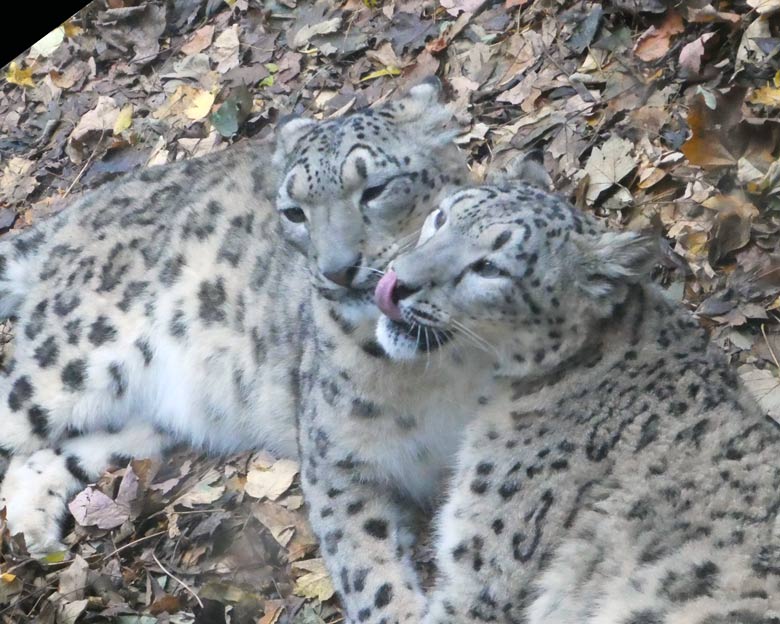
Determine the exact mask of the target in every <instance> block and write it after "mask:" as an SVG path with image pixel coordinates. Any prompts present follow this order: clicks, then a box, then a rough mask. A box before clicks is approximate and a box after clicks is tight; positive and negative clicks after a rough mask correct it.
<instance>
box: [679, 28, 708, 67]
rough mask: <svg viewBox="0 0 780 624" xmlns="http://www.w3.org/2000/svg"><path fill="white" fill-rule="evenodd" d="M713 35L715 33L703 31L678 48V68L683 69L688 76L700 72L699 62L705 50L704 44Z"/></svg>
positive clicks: (700, 62)
mask: <svg viewBox="0 0 780 624" xmlns="http://www.w3.org/2000/svg"><path fill="white" fill-rule="evenodd" d="M714 36H715V33H705V34H703V35H702V36H701V37H699V38H698V39H696V40H695V41H691V43H689V44H687V45H686V46H684V47H683V49H682V50H680V69H683V70H685V71H686V72H687V75H688V76H689V77H695V76H699V74H700V73H701V64H702V60H703V58H704V53H705V52H706V48H705V46H706V44H707V42H708V41H709V40H710V39H712V38H713V37H714Z"/></svg>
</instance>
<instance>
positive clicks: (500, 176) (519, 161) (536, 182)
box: [487, 149, 553, 191]
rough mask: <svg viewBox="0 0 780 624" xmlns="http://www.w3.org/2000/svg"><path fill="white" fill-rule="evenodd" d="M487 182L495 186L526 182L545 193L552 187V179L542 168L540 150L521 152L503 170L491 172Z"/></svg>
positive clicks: (542, 156) (542, 162)
mask: <svg viewBox="0 0 780 624" xmlns="http://www.w3.org/2000/svg"><path fill="white" fill-rule="evenodd" d="M487 182H488V184H497V185H500V184H503V183H506V182H526V183H527V184H530V185H532V186H536V187H538V188H540V189H544V190H545V191H549V190H551V189H552V187H553V182H552V178H551V177H550V174H549V173H547V170H546V169H545V168H544V154H542V150H540V149H533V150H530V151H528V152H523V153H521V154H520V155H518V156H516V157H515V158H513V159H512V160H511V161H510V162H509V164H508V165H507V166H506V167H505V168H504V169H503V170H499V171H491V172H490V173H488V175H487Z"/></svg>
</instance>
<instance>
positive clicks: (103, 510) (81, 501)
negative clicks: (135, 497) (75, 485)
mask: <svg viewBox="0 0 780 624" xmlns="http://www.w3.org/2000/svg"><path fill="white" fill-rule="evenodd" d="M68 509H70V513H72V514H73V517H74V518H75V519H76V522H78V523H79V524H80V525H81V526H97V527H98V528H99V529H114V528H116V527H118V526H121V525H122V523H124V522H125V520H127V519H128V518H129V517H130V508H129V507H126V506H124V505H119V504H117V503H116V502H114V501H113V500H112V499H111V498H110V497H108V496H106V495H105V494H103V492H101V491H100V490H98V489H95V488H93V487H88V488H86V489H84V490H82V491H81V492H79V493H78V494H77V495H76V497H75V498H74V499H73V500H72V501H71V502H70V503H68Z"/></svg>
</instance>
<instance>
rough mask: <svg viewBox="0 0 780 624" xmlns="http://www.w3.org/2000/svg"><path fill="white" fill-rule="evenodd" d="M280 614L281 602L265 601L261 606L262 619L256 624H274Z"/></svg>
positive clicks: (282, 604)
mask: <svg viewBox="0 0 780 624" xmlns="http://www.w3.org/2000/svg"><path fill="white" fill-rule="evenodd" d="M282 613H284V601H283V600H266V601H265V604H264V605H263V617H261V618H260V619H259V620H258V621H257V624H276V623H277V622H278V621H279V618H280V617H281V615H282Z"/></svg>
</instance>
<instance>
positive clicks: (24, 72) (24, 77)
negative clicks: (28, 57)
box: [5, 61, 35, 87]
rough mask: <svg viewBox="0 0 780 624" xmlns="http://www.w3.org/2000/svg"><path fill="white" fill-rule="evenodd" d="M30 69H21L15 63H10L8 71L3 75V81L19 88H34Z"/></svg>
mask: <svg viewBox="0 0 780 624" xmlns="http://www.w3.org/2000/svg"><path fill="white" fill-rule="evenodd" d="M32 73H33V70H32V67H28V68H27V69H22V68H21V67H20V66H19V64H18V63H17V62H16V61H11V63H10V64H9V65H8V71H7V72H6V73H5V79H6V80H7V81H8V82H10V83H11V84H15V85H19V86H20V87H34V86H35V82H33V79H32Z"/></svg>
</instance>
